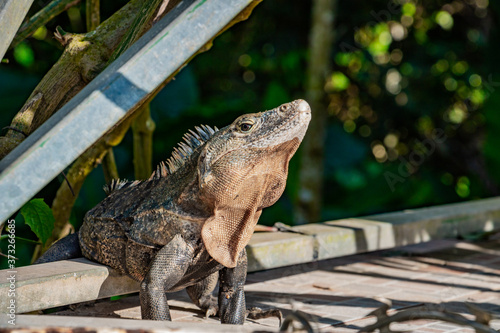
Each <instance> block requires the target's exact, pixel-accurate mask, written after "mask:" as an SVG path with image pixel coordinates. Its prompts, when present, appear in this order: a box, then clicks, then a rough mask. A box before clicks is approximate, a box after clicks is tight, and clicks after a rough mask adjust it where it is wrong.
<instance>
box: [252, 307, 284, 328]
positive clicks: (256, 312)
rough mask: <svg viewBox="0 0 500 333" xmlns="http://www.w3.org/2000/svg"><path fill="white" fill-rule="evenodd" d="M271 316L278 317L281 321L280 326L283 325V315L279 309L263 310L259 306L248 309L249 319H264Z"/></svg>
mask: <svg viewBox="0 0 500 333" xmlns="http://www.w3.org/2000/svg"><path fill="white" fill-rule="evenodd" d="M269 317H276V318H278V319H279V321H280V324H279V326H280V327H281V321H282V320H283V315H282V314H281V311H280V310H279V309H270V310H262V309H261V308H257V307H253V308H250V309H247V318H248V319H262V318H269Z"/></svg>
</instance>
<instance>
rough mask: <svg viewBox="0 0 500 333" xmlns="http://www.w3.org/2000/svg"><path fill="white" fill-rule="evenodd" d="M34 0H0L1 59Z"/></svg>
mask: <svg viewBox="0 0 500 333" xmlns="http://www.w3.org/2000/svg"><path fill="white" fill-rule="evenodd" d="M32 3H33V0H0V36H2V37H1V38H0V60H1V59H2V58H3V56H4V55H5V52H6V51H7V49H8V48H9V45H10V43H11V42H12V39H14V36H15V35H16V32H17V30H18V29H19V27H20V26H21V23H23V19H24V17H25V16H26V13H28V10H29V9H30V7H31V4H32Z"/></svg>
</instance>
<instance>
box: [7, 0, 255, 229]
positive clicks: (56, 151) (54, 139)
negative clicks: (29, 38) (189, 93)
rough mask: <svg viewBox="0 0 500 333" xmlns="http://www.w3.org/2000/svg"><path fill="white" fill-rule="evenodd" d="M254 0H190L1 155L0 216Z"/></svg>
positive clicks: (54, 173) (53, 174) (32, 192)
mask: <svg viewBox="0 0 500 333" xmlns="http://www.w3.org/2000/svg"><path fill="white" fill-rule="evenodd" d="M250 3H252V0H196V1H194V0H185V1H182V2H181V3H180V4H179V5H178V6H177V7H176V8H174V9H173V10H171V11H170V12H169V13H168V14H167V15H166V16H165V17H164V18H163V19H162V20H161V21H159V22H158V23H157V24H155V25H154V26H153V28H152V29H151V30H150V31H149V32H148V33H146V34H145V35H144V36H143V37H142V38H141V39H139V40H138V41H137V42H136V43H135V44H134V45H132V47H131V48H130V49H129V50H127V51H126V52H125V53H124V54H123V55H122V56H121V57H120V58H118V59H117V60H116V61H115V62H114V63H113V64H111V65H110V66H109V67H108V68H106V69H105V70H104V71H103V72H102V73H101V74H100V75H99V76H98V77H97V78H95V79H94V80H93V81H92V82H91V83H90V84H89V85H88V86H86V87H85V88H84V89H83V90H82V91H80V93H79V94H78V95H76V96H75V97H74V98H73V99H72V100H71V101H70V102H68V103H67V104H66V105H65V106H64V107H62V108H61V109H60V110H59V111H58V112H57V113H56V114H54V115H53V116H52V117H51V118H50V119H49V120H48V121H46V122H45V123H44V124H43V125H42V126H40V128H38V129H37V130H36V131H35V132H33V133H32V134H31V135H30V136H29V137H28V138H27V139H26V140H25V141H24V142H22V143H21V144H20V145H19V146H18V147H17V148H16V149H14V150H13V151H12V152H11V153H10V154H9V155H7V156H6V157H5V158H4V159H3V160H2V161H0V193H1V194H2V200H0V222H1V221H5V220H6V219H7V218H9V216H11V215H12V214H13V213H15V212H16V211H17V210H18V209H19V208H20V207H21V206H22V205H23V204H24V203H25V202H26V201H28V200H29V199H30V198H31V197H32V196H33V195H35V194H36V193H37V192H38V191H39V190H40V189H42V188H43V187H44V186H45V185H46V184H47V183H49V182H50V181H51V180H52V179H53V178H54V177H56V176H57V175H58V174H59V173H60V172H61V171H62V170H63V169H64V168H65V167H66V166H68V165H69V164H70V163H71V162H73V161H74V160H75V159H76V158H77V157H78V156H79V155H80V154H82V153H83V152H84V151H85V150H86V149H87V148H88V147H90V146H91V145H92V144H93V143H94V142H95V141H97V140H98V139H99V138H100V137H101V136H102V135H103V134H104V133H105V132H106V131H108V130H109V129H110V128H112V127H113V125H115V124H116V123H117V122H119V121H120V119H122V118H124V117H125V116H126V115H127V112H128V111H129V110H130V109H132V108H134V107H135V106H136V105H137V104H139V103H140V102H141V101H143V100H144V99H145V98H147V97H148V95H149V94H150V93H151V92H153V91H154V90H155V89H156V88H157V87H158V86H160V85H161V84H162V82H164V81H165V79H167V78H168V77H169V76H170V75H171V74H173V73H175V71H176V70H177V69H178V68H180V67H181V66H182V65H183V64H184V63H185V62H186V61H187V60H188V59H190V58H191V57H192V56H193V55H194V54H195V53H196V52H197V51H198V50H199V49H200V48H201V47H202V46H203V45H205V43H206V42H207V41H209V40H211V39H212V38H213V37H214V36H215V35H216V34H217V33H218V32H219V31H220V30H222V29H223V28H224V27H225V26H226V25H227V24H228V23H229V22H230V21H231V20H232V19H233V18H234V17H235V16H236V15H238V14H239V13H240V12H241V11H242V10H243V9H245V7H247V6H248V5H249V4H250Z"/></svg>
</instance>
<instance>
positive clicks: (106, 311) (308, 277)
mask: <svg viewBox="0 0 500 333" xmlns="http://www.w3.org/2000/svg"><path fill="white" fill-rule="evenodd" d="M245 290H246V295H247V306H248V307H251V306H258V307H262V308H272V307H276V308H279V309H281V310H282V312H283V314H284V315H285V316H286V315H287V314H289V313H290V311H291V310H292V309H295V310H299V311H301V312H302V313H304V314H305V316H307V318H308V320H309V321H310V322H311V323H313V326H314V327H316V328H318V329H319V330H320V331H322V332H323V331H324V332H357V331H358V330H359V329H360V328H362V327H365V326H366V325H370V324H373V323H374V322H375V317H373V316H369V314H370V313H371V312H372V311H374V310H375V309H377V308H378V307H379V306H381V305H382V303H381V302H380V301H379V300H378V299H380V298H385V299H388V300H390V301H391V302H392V307H391V309H390V310H389V311H388V314H389V315H394V314H396V313H399V312H401V311H408V310H412V311H414V312H413V314H412V316H413V317H412V318H416V317H418V315H419V313H421V312H419V311H422V310H424V309H425V305H427V304H439V305H440V306H442V307H443V308H444V309H446V310H448V311H454V312H458V313H461V314H462V315H465V316H466V317H467V318H468V319H470V320H472V319H473V318H474V316H472V315H471V314H470V310H469V309H468V308H467V306H466V303H465V302H471V303H473V304H475V305H476V306H477V307H479V308H481V309H484V310H487V311H488V312H491V313H493V314H495V315H497V316H499V317H497V319H494V320H493V321H492V322H490V324H491V326H492V327H493V328H494V329H496V330H498V329H500V294H499V290H500V239H498V238H497V239H493V240H489V241H482V242H478V243H468V242H460V241H434V242H431V243H427V244H421V245H418V246H408V247H405V248H398V249H393V250H388V251H380V252H375V253H368V254H362V255H354V256H349V257H342V258H338V259H331V260H324V261H319V262H313V263H309V264H304V265H296V266H290V267H284V268H278V269H272V270H268V271H263V272H257V273H251V274H249V275H248V278H247V285H246V287H245ZM169 303H170V306H171V313H172V317H173V320H174V321H179V322H180V321H190V322H193V321H195V322H210V323H213V322H216V321H217V319H216V318H210V319H205V318H204V316H203V313H202V312H201V311H200V310H199V309H198V308H197V307H196V306H195V305H193V304H192V303H191V302H190V301H189V299H188V297H187V295H186V294H185V292H178V293H175V294H172V295H171V296H170V301H169ZM56 314H61V315H86V316H96V315H98V316H111V317H122V318H139V317H140V310H139V302H138V297H137V296H131V297H127V298H122V299H121V300H118V301H112V302H111V301H105V302H103V301H99V302H98V303H96V304H90V305H87V306H79V307H77V308H76V309H75V310H70V309H67V310H64V311H60V312H57V313H56ZM247 325H249V326H251V327H255V329H256V330H259V329H261V330H272V331H277V330H278V320H277V319H276V318H267V319H261V320H247ZM391 329H393V330H412V331H414V332H474V330H473V329H472V328H466V327H461V326H457V325H454V324H450V323H446V322H443V321H437V320H430V319H419V320H413V321H410V322H402V323H393V324H392V325H391Z"/></svg>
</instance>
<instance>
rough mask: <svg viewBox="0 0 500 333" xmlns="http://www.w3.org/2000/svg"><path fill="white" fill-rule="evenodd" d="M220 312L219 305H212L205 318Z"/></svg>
mask: <svg viewBox="0 0 500 333" xmlns="http://www.w3.org/2000/svg"><path fill="white" fill-rule="evenodd" d="M217 313H219V307H218V306H217V305H210V306H209V307H208V308H207V311H206V312H205V319H208V318H209V317H215V316H217Z"/></svg>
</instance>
